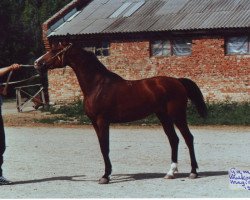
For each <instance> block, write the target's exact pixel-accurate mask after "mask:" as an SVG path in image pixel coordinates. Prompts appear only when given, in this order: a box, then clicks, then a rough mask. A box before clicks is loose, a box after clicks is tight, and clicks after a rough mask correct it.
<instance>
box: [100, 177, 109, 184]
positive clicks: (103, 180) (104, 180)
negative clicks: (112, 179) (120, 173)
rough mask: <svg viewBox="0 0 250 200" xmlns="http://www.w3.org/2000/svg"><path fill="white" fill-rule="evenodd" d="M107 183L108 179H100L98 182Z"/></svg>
mask: <svg viewBox="0 0 250 200" xmlns="http://www.w3.org/2000/svg"><path fill="white" fill-rule="evenodd" d="M108 183H109V178H105V177H102V178H101V179H100V180H99V184H108Z"/></svg>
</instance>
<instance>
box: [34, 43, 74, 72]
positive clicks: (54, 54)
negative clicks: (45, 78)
mask: <svg viewBox="0 0 250 200" xmlns="http://www.w3.org/2000/svg"><path fill="white" fill-rule="evenodd" d="M71 47H72V44H66V45H65V44H62V43H59V44H57V45H52V48H51V50H50V51H48V52H47V53H45V54H44V55H42V56H41V57H40V58H38V59H37V60H36V61H35V62H34V66H35V68H36V69H38V70H47V69H54V68H62V67H66V65H67V63H66V61H65V54H66V53H67V51H68V50H69V49H70V48H71Z"/></svg>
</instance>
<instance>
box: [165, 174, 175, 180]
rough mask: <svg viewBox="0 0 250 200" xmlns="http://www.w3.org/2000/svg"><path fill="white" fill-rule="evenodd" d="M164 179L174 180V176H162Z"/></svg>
mask: <svg viewBox="0 0 250 200" xmlns="http://www.w3.org/2000/svg"><path fill="white" fill-rule="evenodd" d="M164 178H165V179H175V176H173V175H168V174H167V175H166V176H164Z"/></svg>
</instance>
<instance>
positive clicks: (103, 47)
mask: <svg viewBox="0 0 250 200" xmlns="http://www.w3.org/2000/svg"><path fill="white" fill-rule="evenodd" d="M95 55H97V56H109V42H107V41H103V42H101V44H98V45H97V46H96V47H95Z"/></svg>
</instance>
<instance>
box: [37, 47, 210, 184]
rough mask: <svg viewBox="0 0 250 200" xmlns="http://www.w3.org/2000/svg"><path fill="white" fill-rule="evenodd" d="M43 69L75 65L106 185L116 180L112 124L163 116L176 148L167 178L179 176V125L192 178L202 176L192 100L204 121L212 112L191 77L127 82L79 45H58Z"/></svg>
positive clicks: (41, 64)
mask: <svg viewBox="0 0 250 200" xmlns="http://www.w3.org/2000/svg"><path fill="white" fill-rule="evenodd" d="M34 66H35V68H36V69H38V70H44V69H54V68H61V67H66V66H70V67H71V68H72V69H73V71H74V72H75V74H76V76H77V79H78V82H79V84H80V87H81V90H82V92H83V95H84V107H85V108H84V110H85V112H86V115H87V116H88V117H89V118H90V120H91V122H92V125H93V127H94V129H95V132H96V134H97V137H98V140H99V144H100V149H101V153H102V155H103V159H104V164H105V173H104V175H103V176H102V178H101V179H100V180H99V183H100V184H107V183H109V181H110V175H111V171H112V166H111V162H110V158H109V151H110V150H109V126H110V124H111V123H122V122H130V121H134V120H138V119H142V118H145V117H147V116H148V115H150V114H153V113H155V114H156V116H157V117H158V118H159V120H160V122H161V124H162V126H163V129H164V132H165V133H166V135H167V137H168V139H169V142H170V146H171V149H172V152H171V153H172V155H171V161H172V162H171V163H172V164H171V167H170V170H169V171H168V173H167V175H166V176H165V178H167V179H172V178H174V175H175V173H176V172H177V170H178V169H177V154H178V143H179V138H178V136H177V134H176V132H175V129H174V125H176V127H177V128H178V129H179V130H180V132H181V134H182V136H183V137H184V140H185V142H186V145H187V146H188V149H189V153H190V159H191V173H190V175H189V177H190V178H196V177H197V176H198V173H197V171H196V169H197V168H198V164H197V161H196V158H195V152H194V143H193V140H194V138H193V135H192V134H191V132H190V130H189V128H188V125H187V119H186V110H187V102H188V99H190V100H191V101H192V103H193V104H194V105H195V106H196V109H197V111H198V113H199V114H200V116H201V117H205V116H206V114H207V107H206V104H205V102H204V98H203V95H202V93H201V91H200V89H199V87H198V86H197V85H196V83H195V82H193V81H192V80H190V79H187V78H173V77H165V76H157V77H152V78H146V79H142V80H125V79H123V78H122V77H120V76H119V75H117V74H115V73H113V72H111V71H109V70H108V69H107V68H106V67H105V66H104V65H103V64H102V63H101V62H100V61H99V60H98V58H97V57H96V56H95V54H94V53H92V52H89V51H86V50H84V49H83V48H81V47H80V46H79V45H77V44H67V45H65V44H61V43H59V44H57V45H54V46H52V50H50V51H48V52H47V53H46V54H44V55H43V56H41V57H40V58H38V59H37V60H36V61H35V63H34Z"/></svg>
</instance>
